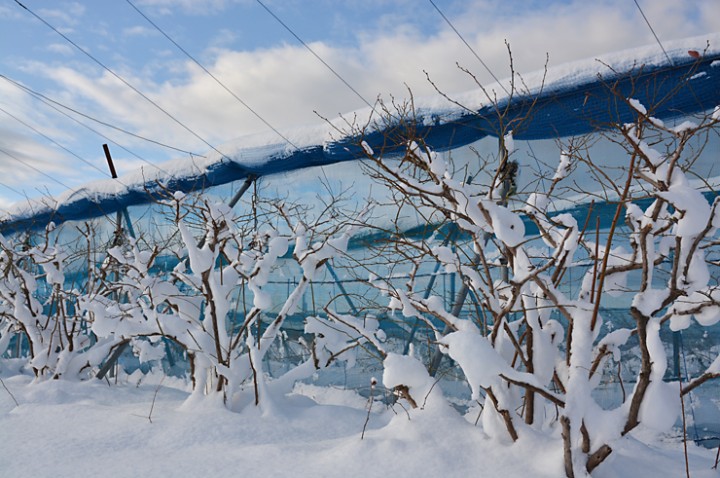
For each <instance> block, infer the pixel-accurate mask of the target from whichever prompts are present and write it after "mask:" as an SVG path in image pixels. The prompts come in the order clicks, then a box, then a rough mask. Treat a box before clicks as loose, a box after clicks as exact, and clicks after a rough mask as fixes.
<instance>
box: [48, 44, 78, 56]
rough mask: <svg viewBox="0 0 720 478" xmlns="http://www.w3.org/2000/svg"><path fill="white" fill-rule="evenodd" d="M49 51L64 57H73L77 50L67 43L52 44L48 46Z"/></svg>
mask: <svg viewBox="0 0 720 478" xmlns="http://www.w3.org/2000/svg"><path fill="white" fill-rule="evenodd" d="M47 49H48V51H49V52H52V53H57V54H58V55H63V56H72V55H74V54H75V50H74V49H73V48H72V47H71V46H70V45H68V44H67V43H52V44H50V45H48V47H47Z"/></svg>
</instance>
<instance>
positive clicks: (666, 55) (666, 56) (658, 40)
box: [633, 0, 675, 66]
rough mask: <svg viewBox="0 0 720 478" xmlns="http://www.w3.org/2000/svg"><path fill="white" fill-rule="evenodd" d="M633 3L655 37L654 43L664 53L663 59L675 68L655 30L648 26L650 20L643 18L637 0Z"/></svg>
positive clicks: (643, 14) (643, 13) (643, 15)
mask: <svg viewBox="0 0 720 478" xmlns="http://www.w3.org/2000/svg"><path fill="white" fill-rule="evenodd" d="M633 2H635V6H636V7H637V8H638V10H640V15H642V17H643V18H644V19H645V23H647V26H648V27H649V28H650V31H651V32H652V34H653V36H654V37H655V41H656V42H657V44H658V45H660V49H661V50H662V51H663V53H665V58H667V60H668V62H669V63H670V65H671V66H675V63H673V61H672V59H671V58H670V55H668V53H667V52H666V51H665V47H664V46H663V45H662V43H661V42H660V38H658V36H657V33H655V29H654V28H653V26H652V25H651V24H650V20H648V17H646V16H645V12H643V9H642V8H640V4H639V3H638V1H637V0H633Z"/></svg>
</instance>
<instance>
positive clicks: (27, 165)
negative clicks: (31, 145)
mask: <svg viewBox="0 0 720 478" xmlns="http://www.w3.org/2000/svg"><path fill="white" fill-rule="evenodd" d="M0 153H3V154H5V155H6V156H8V157H9V158H12V159H14V160H15V161H17V162H18V163H21V164H23V165H25V166H26V167H28V168H30V169H32V170H33V171H35V172H37V173H39V174H42V175H43V176H45V177H46V178H48V179H49V180H50V181H53V182H55V183H57V184H59V185H60V186H62V187H64V188H65V189H70V186H68V185H67V184H65V183H63V182H62V181H60V180H59V179H57V178H56V177H53V176H50V175H49V174H47V173H45V172H43V171H41V170H40V169H38V168H36V167H35V166H33V165H32V164H30V163H28V162H27V161H23V160H22V159H20V158H18V157H17V156H15V155H14V154H12V153H11V152H9V151H6V150H4V149H2V148H0Z"/></svg>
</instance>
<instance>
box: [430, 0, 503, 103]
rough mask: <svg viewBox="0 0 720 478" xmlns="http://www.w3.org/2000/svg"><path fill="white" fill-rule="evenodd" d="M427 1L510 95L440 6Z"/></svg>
mask: <svg viewBox="0 0 720 478" xmlns="http://www.w3.org/2000/svg"><path fill="white" fill-rule="evenodd" d="M428 1H429V2H430V4H431V5H432V6H433V7H435V10H437V12H438V13H439V14H440V16H441V17H443V20H445V22H446V23H447V24H448V25H449V26H450V28H452V30H453V31H454V32H455V34H456V35H457V36H458V38H460V40H462V42H463V43H464V44H465V46H466V47H468V50H470V52H472V54H473V55H474V56H475V58H477V60H478V61H479V62H480V64H481V65H482V66H483V67H485V69H486V70H487V72H488V73H490V76H492V77H493V80H495V82H496V83H497V84H498V85H500V88H502V89H503V90H504V91H505V93H507V95H508V96H510V92H509V91H508V90H507V88H505V86H503V84H502V83H500V80H498V78H497V76H495V73H493V72H492V70H491V69H490V67H489V66H487V65H486V64H485V62H484V61H482V58H480V55H478V54H477V53H476V52H475V50H474V49H473V47H471V46H470V44H469V43H468V42H467V41H466V40H465V38H464V37H463V36H462V35H461V34H460V32H459V31H458V29H457V28H455V25H453V24H452V22H451V21H450V19H449V18H448V17H446V16H445V14H444V13H443V12H442V10H440V7H438V6H437V4H435V2H434V1H433V0H428Z"/></svg>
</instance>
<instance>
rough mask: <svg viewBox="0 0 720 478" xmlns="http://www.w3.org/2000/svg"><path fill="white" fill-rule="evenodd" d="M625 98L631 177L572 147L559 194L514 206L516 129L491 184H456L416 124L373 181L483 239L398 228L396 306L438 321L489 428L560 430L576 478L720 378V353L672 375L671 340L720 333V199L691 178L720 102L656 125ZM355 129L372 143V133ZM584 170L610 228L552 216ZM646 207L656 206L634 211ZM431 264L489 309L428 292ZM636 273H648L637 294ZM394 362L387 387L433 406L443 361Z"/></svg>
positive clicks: (374, 159) (440, 338)
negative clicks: (466, 308) (614, 305)
mask: <svg viewBox="0 0 720 478" xmlns="http://www.w3.org/2000/svg"><path fill="white" fill-rule="evenodd" d="M608 88H612V85H610V86H608ZM616 94H618V95H621V93H620V92H619V91H616ZM618 99H619V100H620V101H624V102H626V104H627V105H629V106H630V107H631V108H632V109H633V110H634V111H635V113H636V114H635V120H634V121H633V122H632V123H627V124H616V125H609V126H610V131H609V132H608V133H606V135H607V137H608V138H609V140H610V141H612V142H614V143H616V144H618V145H620V146H622V147H623V148H624V150H625V154H626V157H627V162H626V163H625V165H624V166H623V167H622V168H621V174H622V176H621V180H620V181H619V182H618V181H616V180H612V179H611V177H612V174H614V173H613V172H610V171H608V170H607V169H606V168H605V167H604V165H603V159H602V158H599V157H590V156H588V155H587V154H586V148H584V147H579V146H578V144H577V143H576V142H575V140H572V141H570V142H569V143H568V144H566V145H564V146H563V149H564V152H563V153H562V154H561V155H560V160H559V162H558V164H557V167H556V170H555V173H554V175H552V177H551V179H550V181H549V182H550V184H549V185H548V187H547V189H546V190H545V192H539V191H535V192H533V193H532V194H529V195H525V196H517V197H513V195H514V193H515V191H514V190H513V187H512V177H511V176H510V175H509V174H508V171H511V168H510V167H509V165H510V164H511V158H510V157H509V156H510V155H511V153H512V150H511V144H512V135H511V132H510V131H509V130H508V131H507V134H506V135H500V137H501V138H503V139H504V141H501V149H500V153H501V154H500V155H499V156H500V157H499V160H498V161H499V166H497V173H496V174H495V176H494V177H493V178H492V181H491V182H490V183H488V184H485V185H483V184H478V183H472V182H471V181H467V180H466V179H467V174H466V173H465V172H464V171H463V173H464V175H463V176H462V177H458V174H456V173H455V172H454V171H453V168H452V165H451V164H450V163H449V162H448V160H447V158H446V157H443V156H440V155H439V154H437V153H435V152H434V151H433V150H432V149H431V148H430V147H428V146H427V145H426V144H425V143H423V141H422V138H418V137H416V136H414V135H413V131H412V128H409V130H408V132H407V143H406V144H407V150H406V153H405V156H404V157H403V158H402V159H401V160H400V162H399V163H398V162H397V161H393V160H390V159H387V158H385V157H383V154H382V151H379V152H376V151H373V150H372V149H371V148H365V151H366V155H367V158H368V160H370V162H371V166H370V174H371V175H373V176H374V177H375V178H377V179H378V180H379V181H381V182H382V183H384V184H386V185H387V186H388V187H389V188H390V189H392V190H394V191H395V192H396V201H397V203H398V205H399V206H398V207H399V208H400V209H401V211H400V212H398V213H397V216H398V217H401V216H402V215H403V214H410V212H408V213H403V212H402V209H404V210H408V211H413V212H412V213H414V214H420V215H422V216H423V217H426V218H427V219H428V221H429V222H441V223H442V222H445V221H451V222H452V223H453V224H454V225H456V227H458V228H459V229H460V230H462V231H464V233H465V234H466V235H468V236H469V237H470V240H469V241H466V242H464V243H459V242H455V243H452V244H447V245H446V244H439V243H438V241H434V242H433V241H432V240H425V239H422V240H409V239H408V238H404V237H402V236H400V235H398V236H396V237H395V238H394V240H395V242H396V247H395V248H394V250H393V255H394V257H395V258H397V257H406V258H407V257H413V258H414V260H413V261H412V262H411V263H408V262H404V261H401V260H395V261H393V260H392V259H389V260H388V262H389V263H390V264H391V266H390V267H389V268H388V272H387V273H386V275H391V273H393V272H397V271H399V270H402V271H404V272H405V274H406V276H407V277H408V279H407V280H406V281H405V282H404V283H403V284H397V282H391V281H387V280H380V279H374V280H372V281H371V282H372V283H373V285H374V286H375V287H376V288H377V289H378V290H380V291H382V292H383V293H384V294H386V295H387V296H388V298H389V304H388V307H389V309H391V310H396V311H399V312H400V313H402V316H403V317H406V318H408V319H414V320H419V321H422V322H424V323H425V324H426V326H427V328H428V329H429V330H431V331H432V333H433V334H434V339H435V342H436V343H437V345H438V346H439V349H440V351H442V352H443V353H444V354H447V355H448V356H449V357H451V358H452V359H453V360H454V361H455V363H456V364H457V365H458V366H459V367H460V368H461V369H462V371H463V373H464V376H465V379H466V381H467V383H468V385H469V386H470V388H471V391H472V399H473V400H477V401H478V403H481V404H482V407H483V408H482V411H481V413H480V420H481V422H482V425H483V428H484V430H485V432H486V433H487V434H489V435H491V436H493V437H495V438H497V439H499V440H505V439H510V440H512V441H515V440H517V439H518V438H519V437H520V436H521V435H523V434H524V433H528V432H527V431H526V430H527V429H528V428H533V429H535V431H534V432H532V433H537V432H543V433H548V432H549V433H556V430H557V433H560V434H561V435H562V437H563V442H564V453H565V465H566V474H567V475H568V476H579V475H584V474H585V473H587V472H592V471H593V470H594V469H595V468H596V467H597V466H599V464H600V463H602V462H603V461H604V460H605V459H606V458H607V457H608V456H609V455H610V454H611V453H612V450H613V446H615V445H614V443H617V442H618V441H620V440H621V439H622V437H623V436H625V435H626V434H628V433H631V432H633V431H634V430H635V429H636V428H637V427H639V426H642V427H643V428H644V429H648V430H654V431H665V430H668V429H670V428H671V427H672V426H673V425H674V423H675V422H676V420H677V418H678V417H679V416H680V411H681V406H680V404H681V400H682V399H683V398H684V397H685V396H687V395H688V394H689V393H690V392H691V391H692V390H693V389H694V388H696V387H697V386H699V385H700V384H702V383H704V382H706V381H708V380H711V379H713V378H718V377H720V354H718V350H717V349H716V350H715V352H714V353H715V357H713V358H712V359H711V361H710V364H709V365H708V366H707V368H706V369H705V370H702V371H700V373H699V375H698V376H697V377H695V378H693V379H692V380H690V381H688V380H689V379H688V378H687V377H684V380H683V381H682V382H681V384H680V385H678V384H677V383H675V384H672V383H667V382H664V381H663V379H664V377H665V376H666V371H667V368H668V366H669V362H670V359H669V358H668V355H667V353H666V349H665V347H664V345H663V343H662V341H661V338H660V331H661V330H662V329H667V328H669V329H671V330H672V331H679V330H683V329H686V328H688V327H709V326H712V325H714V324H716V323H718V321H719V320H720V302H719V301H718V299H719V298H720V292H719V291H718V285H717V280H716V278H715V279H713V278H712V277H711V272H710V271H711V268H714V270H715V271H716V272H717V262H714V259H713V257H716V251H715V250H716V249H717V247H718V244H719V242H718V240H717V230H718V228H719V227H720V212H719V211H718V209H720V207H719V206H718V205H719V204H720V202H719V201H718V200H714V201H712V202H708V199H707V197H706V196H704V195H703V194H702V192H701V190H700V189H701V188H698V187H694V186H692V185H691V182H690V180H689V179H688V176H689V175H691V174H692V165H693V163H694V161H695V158H696V155H697V154H698V153H697V149H696V146H697V140H698V138H702V137H703V135H706V134H708V133H713V132H714V133H716V132H717V131H718V127H719V125H720V108H718V109H715V111H714V112H712V113H710V114H707V115H700V116H698V117H697V118H695V119H694V121H687V122H684V123H682V124H679V125H666V124H664V123H663V122H662V121H660V120H658V119H656V118H654V117H653V116H652V108H651V107H650V106H648V107H646V106H644V105H642V104H640V102H638V101H636V100H635V99H633V98H627V97H622V96H619V98H618ZM406 110H407V111H412V109H411V108H407V109H406ZM388 114H390V113H388ZM516 126H518V125H516ZM509 128H510V126H508V129H509ZM355 133H356V135H357V136H358V137H360V138H362V134H363V131H362V128H358V129H357V130H356V132H355ZM702 144H703V142H702V141H700V149H702ZM691 145H694V146H695V147H693V146H691ZM581 162H582V163H584V164H585V165H586V167H587V168H588V169H589V171H590V173H591V174H593V175H596V176H597V177H598V178H599V181H598V193H597V194H600V195H603V196H605V197H609V198H612V201H614V202H616V204H617V206H616V207H615V210H614V216H613V217H612V220H611V222H610V226H609V228H608V229H606V230H604V231H603V232H602V235H601V231H600V229H599V222H598V224H597V225H595V224H588V222H589V221H587V220H586V221H585V223H584V224H583V223H582V222H578V220H577V219H576V218H575V217H573V216H571V215H569V214H553V213H552V212H551V208H550V206H551V203H552V202H553V200H555V199H556V198H557V195H558V191H559V190H560V189H561V188H562V187H563V185H564V184H570V185H572V178H571V177H569V176H571V173H572V171H573V170H574V169H575V168H576V166H577V165H578V164H579V163H581ZM640 199H642V200H643V202H642V203H641V204H643V207H641V206H639V205H638V204H636V203H635V201H637V200H640ZM522 215H527V216H529V217H530V218H531V219H532V221H533V222H534V223H535V225H536V226H537V229H538V230H539V233H540V239H541V241H542V243H538V240H537V239H535V238H533V237H531V236H529V235H528V234H526V232H525V224H524V222H523V219H522ZM621 229H622V231H623V232H622V234H621ZM601 237H602V240H601ZM428 261H437V262H438V263H440V264H442V265H443V267H444V268H445V270H446V271H448V272H452V273H455V274H457V275H458V277H460V278H461V279H462V283H463V284H464V286H463V293H464V292H465V290H469V291H470V292H471V293H472V294H473V295H474V296H475V297H476V298H477V302H478V305H479V312H481V313H479V314H477V315H474V316H473V315H470V316H469V317H467V316H466V317H462V318H461V317H460V316H459V314H458V310H459V309H458V308H457V307H448V306H447V305H446V304H445V303H444V301H443V299H442V298H441V297H439V296H436V295H432V294H427V292H426V291H425V290H424V288H423V284H422V283H421V282H419V281H418V280H417V272H418V271H419V267H420V264H422V263H423V262H425V263H427V262H428ZM588 262H590V264H591V265H590V266H589V267H588V266H587V263H588ZM580 264H583V265H582V267H578V266H580ZM573 269H576V270H577V269H580V270H582V271H584V272H583V274H582V279H581V280H580V281H578V282H577V285H576V287H574V288H573V289H572V290H573V293H572V294H570V293H569V292H568V289H566V288H563V287H561V285H562V283H563V276H564V275H565V274H566V273H567V272H568V271H571V270H573ZM629 275H634V276H635V278H636V280H635V282H634V283H633V284H632V285H630V284H628V283H627V278H628V276H629ZM458 296H459V299H458V300H460V301H464V300H465V298H464V296H461V295H460V294H458ZM617 296H621V297H623V298H624V300H625V301H626V302H627V304H628V305H627V309H626V310H627V315H628V318H629V322H630V324H631V326H630V327H628V328H619V329H616V330H613V331H612V332H611V333H607V330H608V329H607V328H606V327H604V326H605V325H607V323H606V321H605V319H604V317H603V315H602V313H601V310H602V309H601V306H602V304H608V303H609V302H610V301H611V300H615V299H614V298H615V297H617ZM431 317H432V318H433V319H434V320H431V319H430V318H431ZM692 318H694V319H695V320H694V321H693V320H692ZM558 319H560V320H558ZM438 323H440V324H442V325H441V326H438ZM631 340H636V341H637V345H636V346H635V350H636V351H637V355H638V357H639V359H638V360H639V367H637V369H636V370H635V376H634V377H632V380H631V382H632V383H633V384H634V386H633V390H632V391H631V392H630V393H628V394H627V396H626V397H624V399H623V400H622V402H621V403H620V404H619V405H617V406H611V407H609V409H603V408H602V407H601V406H600V405H599V404H598V403H597V401H596V398H595V396H594V394H593V390H594V389H595V388H596V387H597V386H598V385H599V383H600V382H601V378H602V375H603V370H605V368H606V367H611V370H614V369H615V366H614V364H619V363H620V360H621V357H622V351H623V350H624V349H625V348H626V347H627V344H628V343H629V341H631ZM413 363H414V365H413ZM385 367H386V371H385V374H386V375H385V379H384V380H385V385H386V386H388V387H391V388H394V389H395V390H396V391H397V392H398V394H399V396H401V397H403V398H405V399H406V400H407V402H408V403H409V405H410V406H411V407H413V408H415V407H419V408H422V407H420V404H421V403H423V401H424V400H426V399H427V398H428V396H430V394H431V391H432V383H433V381H432V380H431V379H430V376H429V375H428V374H427V373H426V372H425V373H421V371H422V370H425V369H427V370H429V372H430V373H434V372H435V370H434V364H433V363H432V362H431V363H427V362H426V363H424V364H423V363H422V360H421V359H420V358H419V357H415V358H413V356H412V354H411V356H407V357H404V358H403V359H402V360H400V359H399V358H398V357H396V356H393V355H390V356H388V358H387V359H386V361H385ZM433 393H435V392H433Z"/></svg>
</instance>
